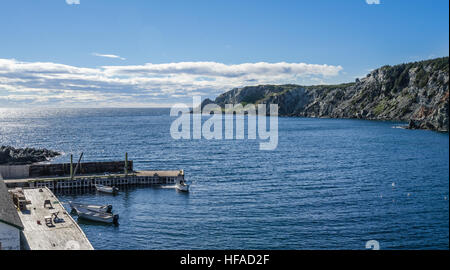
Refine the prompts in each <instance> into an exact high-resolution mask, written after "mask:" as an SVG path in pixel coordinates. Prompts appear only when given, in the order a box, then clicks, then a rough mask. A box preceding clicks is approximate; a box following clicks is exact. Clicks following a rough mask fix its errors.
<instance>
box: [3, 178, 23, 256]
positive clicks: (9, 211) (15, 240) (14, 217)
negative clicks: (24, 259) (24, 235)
mask: <svg viewBox="0 0 450 270" xmlns="http://www.w3.org/2000/svg"><path fill="white" fill-rule="evenodd" d="M22 230H23V224H22V221H21V220H20V218H19V214H18V213H17V209H16V207H15V206H14V204H13V200H12V197H11V195H10V194H9V192H8V189H7V188H6V185H5V182H4V181H3V180H2V178H1V176H0V250H19V249H20V234H21V231H22Z"/></svg>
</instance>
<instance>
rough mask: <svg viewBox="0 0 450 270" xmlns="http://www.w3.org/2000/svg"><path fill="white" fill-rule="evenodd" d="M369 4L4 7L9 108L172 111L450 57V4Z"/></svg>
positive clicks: (0, 89) (2, 94) (3, 85)
mask: <svg viewBox="0 0 450 270" xmlns="http://www.w3.org/2000/svg"><path fill="white" fill-rule="evenodd" d="M367 1H369V2H375V3H373V4H368V3H367V2H366V0H345V1H336V0H328V1H327V0H316V1H312V0H310V1H299V0H297V1H281V0H277V1H275V0H274V1H262V0H258V1H256V0H246V1H244V0H241V1H231V0H227V1H214V0H210V1H198V0H192V1H169V0H166V1H148V0H142V1H137V0H127V1H125V0H123V1H120V0H67V2H74V3H73V4H67V2H66V0H3V1H1V2H0V24H1V25H2V27H0V37H1V39H0V107H21V106H49V105H50V106H78V107H92V106H94V107H96V106H139V107H141V106H164V105H170V104H173V103H176V102H189V100H191V96H192V95H202V97H211V98H213V97H215V96H216V95H217V94H219V93H221V92H223V91H226V90H229V89H231V88H233V87H241V86H245V85H253V84H263V83H298V84H305V85H311V84H329V83H340V82H349V81H353V80H354V79H355V77H362V76H364V75H365V74H366V73H368V72H369V70H371V69H373V68H377V67H380V66H383V65H385V64H397V63H402V62H410V61H415V60H422V59H429V58H434V57H439V56H447V55H448V51H449V41H448V40H449V28H448V23H449V13H448V10H449V3H448V1H446V0H445V1H442V0H433V1H426V0H420V1H419V0H378V1H377V0H367ZM77 2H78V3H77ZM377 3H378V4H377ZM68 100H70V101H68Z"/></svg>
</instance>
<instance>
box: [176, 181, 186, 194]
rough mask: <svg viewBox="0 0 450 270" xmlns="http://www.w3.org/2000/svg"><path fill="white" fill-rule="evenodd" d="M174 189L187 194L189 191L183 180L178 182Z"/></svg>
mask: <svg viewBox="0 0 450 270" xmlns="http://www.w3.org/2000/svg"><path fill="white" fill-rule="evenodd" d="M175 187H176V188H177V189H178V190H179V191H184V192H188V191H189V185H188V184H186V182H185V181H184V180H181V181H178V182H177V183H176V184H175Z"/></svg>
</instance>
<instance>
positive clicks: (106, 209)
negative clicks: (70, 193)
mask: <svg viewBox="0 0 450 270" xmlns="http://www.w3.org/2000/svg"><path fill="white" fill-rule="evenodd" d="M69 205H70V207H72V209H73V210H74V209H75V208H76V207H79V208H85V209H88V210H91V211H93V212H100V213H111V212H112V205H110V204H108V205H95V204H82V203H76V202H71V201H69Z"/></svg>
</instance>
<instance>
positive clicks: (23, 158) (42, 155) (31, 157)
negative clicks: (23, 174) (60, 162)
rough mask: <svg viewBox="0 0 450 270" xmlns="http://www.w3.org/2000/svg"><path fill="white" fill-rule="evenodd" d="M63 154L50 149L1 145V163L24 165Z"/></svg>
mask: <svg viewBox="0 0 450 270" xmlns="http://www.w3.org/2000/svg"><path fill="white" fill-rule="evenodd" d="M59 155H61V154H60V153H58V152H55V151H51V150H48V149H35V148H14V147H11V146H0V165H23V164H32V163H36V162H42V161H47V160H49V159H50V158H54V157H56V156H59Z"/></svg>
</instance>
